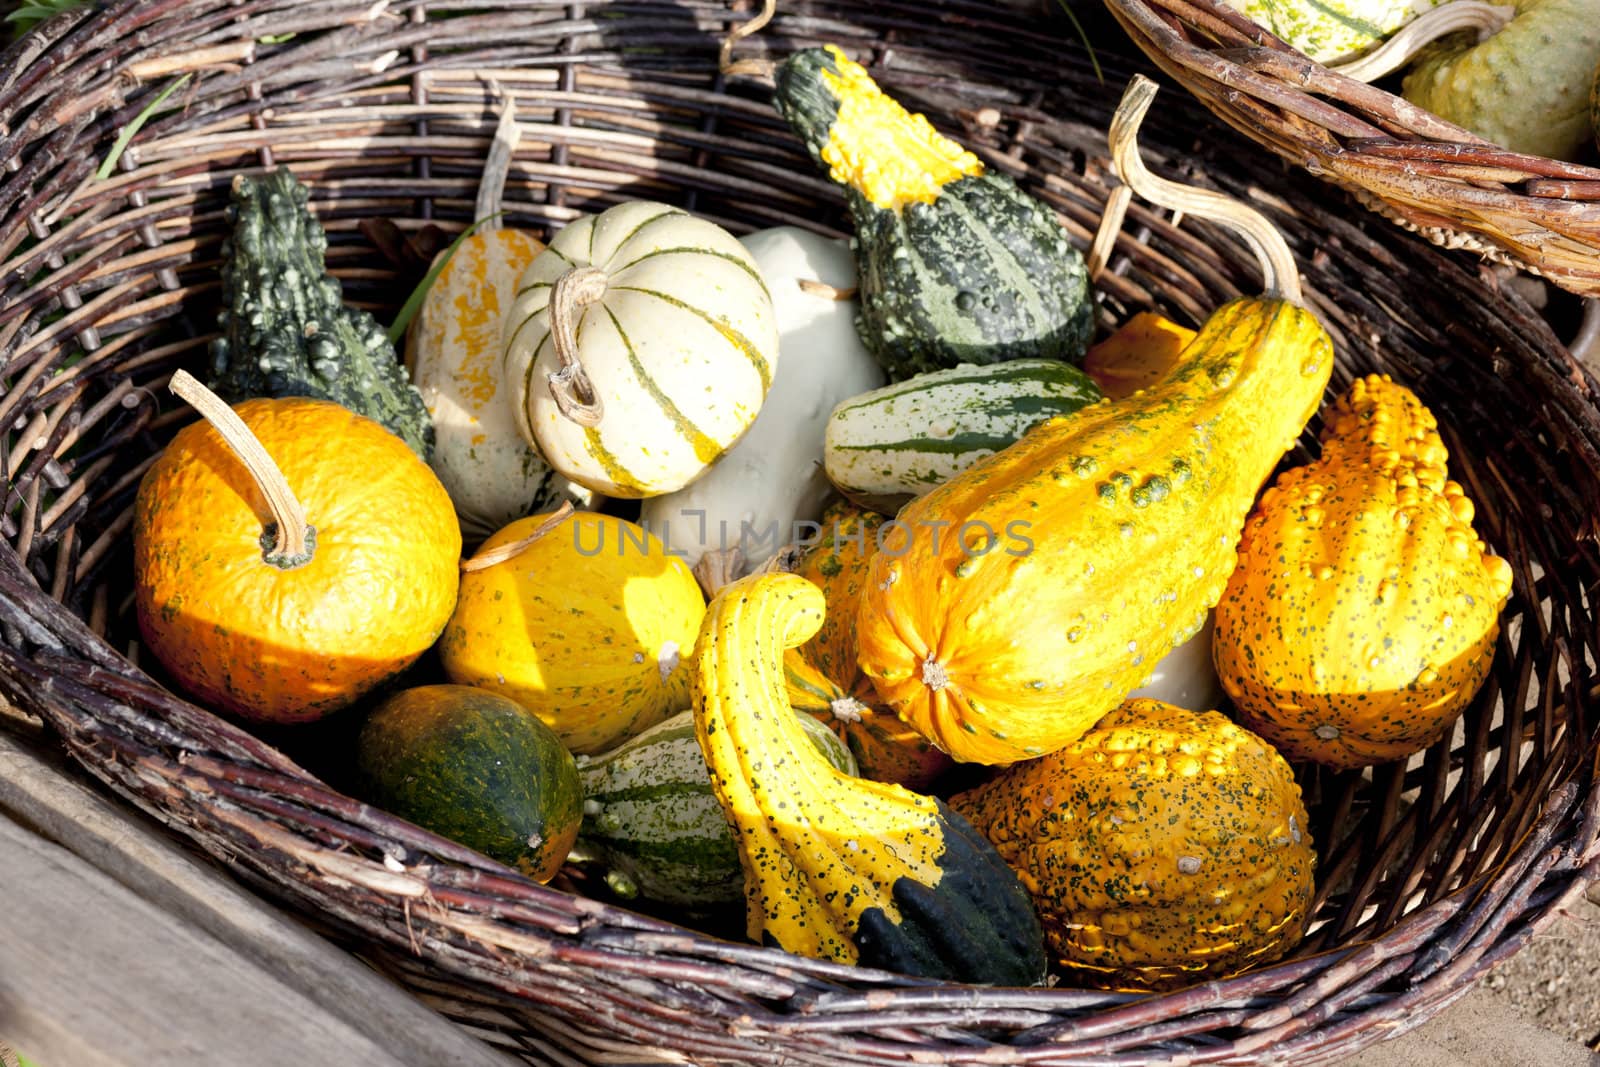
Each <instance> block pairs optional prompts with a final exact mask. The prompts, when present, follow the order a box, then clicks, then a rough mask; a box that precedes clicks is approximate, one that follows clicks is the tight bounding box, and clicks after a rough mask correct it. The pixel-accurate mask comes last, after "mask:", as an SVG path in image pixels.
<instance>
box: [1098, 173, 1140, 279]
mask: <svg viewBox="0 0 1600 1067" xmlns="http://www.w3.org/2000/svg"><path fill="white" fill-rule="evenodd" d="M1132 202H1133V190H1132V189H1130V188H1129V187H1128V186H1126V185H1119V186H1117V187H1116V188H1115V189H1113V190H1111V195H1110V196H1109V197H1107V198H1106V209H1105V211H1104V212H1103V213H1102V214H1101V215H1100V228H1099V229H1098V230H1096V231H1095V234H1094V244H1092V245H1090V246H1089V259H1088V268H1089V284H1091V285H1093V284H1094V283H1095V282H1097V281H1099V280H1100V275H1101V274H1102V273H1104V272H1105V269H1106V264H1108V263H1110V262H1111V251H1112V249H1114V248H1115V247H1116V245H1117V235H1118V234H1120V233H1121V232H1122V223H1123V220H1124V219H1126V218H1127V217H1128V205H1129V204H1131V203H1132Z"/></svg>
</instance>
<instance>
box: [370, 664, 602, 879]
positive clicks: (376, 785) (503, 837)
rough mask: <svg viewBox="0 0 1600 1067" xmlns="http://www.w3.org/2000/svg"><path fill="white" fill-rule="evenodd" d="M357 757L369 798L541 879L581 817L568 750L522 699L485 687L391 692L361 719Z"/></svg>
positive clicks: (562, 854) (562, 853) (554, 866)
mask: <svg viewBox="0 0 1600 1067" xmlns="http://www.w3.org/2000/svg"><path fill="white" fill-rule="evenodd" d="M356 767H357V769H358V770H359V772H360V774H361V778H362V781H363V782H364V784H365V793H364V796H365V798H366V799H368V800H370V801H371V802H372V803H374V804H376V805H378V806H379V807H381V808H383V809H384V810H386V811H389V812H392V813H393V814H395V815H398V816H400V817H401V818H403V819H407V820H409V821H410V822H414V823H416V824H417V825H418V826H421V827H423V828H424V829H427V830H432V831H433V832H434V833H436V834H439V835H440V836H442V837H448V838H450V839H451V840H452V841H455V842H457V843H459V844H463V845H466V846H467V847H468V848H472V849H476V850H477V851H479V852H482V853H483V854H484V855H486V856H488V857H490V858H491V859H496V860H499V861H500V862H501V863H504V864H505V865H506V866H508V867H514V868H516V869H517V870H519V871H521V872H522V873H523V874H525V875H527V876H528V877H529V878H532V879H534V880H535V881H538V882H548V881H549V880H550V879H551V878H553V877H555V874H556V872H557V871H558V870H560V869H561V864H562V862H563V861H564V860H565V859H566V857H567V853H568V851H569V850H570V849H571V848H572V845H573V843H574V842H575V841H576V840H577V837H578V826H579V824H580V823H581V822H582V821H583V794H582V790H581V787H580V785H579V781H578V768H577V765H576V764H575V763H574V762H573V759H572V754H571V753H570V752H568V751H567V750H566V749H565V748H563V747H562V745H561V741H560V739H558V738H557V737H556V735H555V734H554V733H553V732H552V731H551V729H550V728H549V727H548V726H546V725H545V724H544V723H542V722H540V721H539V720H538V718H536V717H535V716H534V715H533V714H532V713H531V712H529V711H528V710H527V709H526V708H524V707H522V706H521V705H520V704H518V703H517V702H516V701H514V700H510V699H508V698H507V697H503V696H500V695H499V694H497V693H491V692H489V691H488V690H485V689H476V688H473V687H471V686H464V685H424V686H418V687H416V688H413V689H404V690H401V691H400V692H398V693H395V694H394V695H392V696H390V697H389V698H388V699H386V700H384V701H383V703H381V704H379V705H378V706H377V707H376V708H374V709H373V711H372V714H371V715H369V716H368V717H367V720H366V722H365V723H364V724H363V725H362V727H361V733H360V735H359V737H358V738H357V740H356Z"/></svg>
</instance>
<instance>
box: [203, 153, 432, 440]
mask: <svg viewBox="0 0 1600 1067" xmlns="http://www.w3.org/2000/svg"><path fill="white" fill-rule="evenodd" d="M228 219H229V221H230V222H231V223H232V224H233V232H232V234H231V235H230V236H229V238H228V240H227V241H226V242H224V243H223V246H222V299H223V311H222V313H221V315H219V316H218V318H217V322H218V325H220V326H221V327H222V331H223V335H222V336H221V337H219V338H217V339H216V340H215V341H213V342H212V343H211V380H210V382H208V383H207V384H208V385H210V387H211V389H212V391H213V392H215V393H217V394H218V395H219V396H221V397H222V398H223V399H224V400H227V401H228V402H229V403H237V402H238V401H240V400H246V399H248V398H250V397H255V396H268V397H281V396H309V397H316V398H318V399H321V400H331V401H333V402H334V403H336V404H340V405H342V406H344V407H346V408H349V409H350V410H351V411H354V412H356V413H357V414H360V415H365V416H367V417H368V418H371V419H374V420H376V421H377V422H379V423H382V424H383V425H384V426H387V427H388V428H389V429H390V430H392V431H393V432H394V433H396V434H398V435H399V436H400V437H401V438H402V439H404V440H405V442H406V444H408V445H410V446H411V448H412V450H413V451H415V452H416V453H417V454H418V455H419V456H421V457H423V458H424V459H426V458H428V455H429V453H430V452H431V451H432V449H433V422H432V420H431V419H429V417H428V409H427V408H426V407H425V406H424V404H423V402H422V395H421V394H420V393H418V392H417V390H416V389H415V388H414V387H413V386H412V384H411V381H410V379H409V378H408V377H407V376H406V372H405V368H404V367H403V366H402V365H401V363H400V360H399V358H398V357H397V356H396V354H395V350H394V346H393V345H392V344H390V343H389V339H388V337H387V336H385V334H384V330H383V327H381V326H379V325H378V322H377V320H376V319H374V318H373V317H372V315H371V314H369V313H368V312H365V311H358V310H355V309H353V308H348V307H345V305H344V294H343V292H342V291H341V289H340V286H339V282H338V280H337V279H335V278H334V277H332V276H331V275H329V274H328V273H327V269H326V267H325V266H324V263H323V254H324V253H325V252H326V251H327V248H328V238H327V235H326V234H324V233H323V231H322V227H321V226H320V225H318V223H317V220H316V219H314V218H312V217H311V213H310V212H309V211H308V210H307V209H306V188H305V186H303V185H301V184H300V183H299V182H298V181H296V180H295V177H294V175H293V174H291V173H289V171H288V170H287V169H285V168H282V167H280V168H279V169H278V170H276V171H274V172H273V173H271V174H266V175H262V176H261V177H258V178H252V177H248V176H246V175H242V174H241V175H239V176H238V177H236V178H234V180H233V203H232V204H231V205H230V207H229V208H228Z"/></svg>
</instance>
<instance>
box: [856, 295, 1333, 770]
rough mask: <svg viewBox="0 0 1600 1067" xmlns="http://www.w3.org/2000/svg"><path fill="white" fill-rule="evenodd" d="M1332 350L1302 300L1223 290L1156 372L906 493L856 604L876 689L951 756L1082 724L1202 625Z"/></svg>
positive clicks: (1022, 748)
mask: <svg viewBox="0 0 1600 1067" xmlns="http://www.w3.org/2000/svg"><path fill="white" fill-rule="evenodd" d="M1332 367H1333V345H1332V341H1331V340H1330V339H1329V337H1328V334H1327V332H1326V331H1324V330H1323V328H1322V327H1321V325H1320V324H1319V323H1318V322H1317V320H1316V317H1315V316H1314V315H1313V314H1312V313H1311V312H1309V311H1307V310H1305V309H1304V308H1302V307H1300V306H1298V305H1296V304H1293V303H1291V302H1289V301H1287V300H1283V299H1276V298H1265V297H1263V298H1246V299H1239V300H1235V301H1232V302H1231V303H1228V304H1225V305H1223V306H1222V307H1220V308H1218V309H1217V310H1216V311H1215V312H1213V313H1212V315H1211V317H1210V318H1209V319H1208V320H1207V321H1206V324H1205V326H1204V327H1203V328H1202V329H1201V331H1200V333H1199V335H1198V336H1197V337H1196V338H1195V339H1194V341H1193V342H1191V343H1190V344H1189V346H1188V347H1187V348H1186V349H1185V350H1184V353H1183V355H1182V357H1181V358H1180V360H1179V362H1178V364H1177V366H1176V367H1174V368H1173V370H1172V371H1171V372H1170V373H1168V374H1167V376H1166V377H1164V378H1162V379H1161V380H1160V381H1159V382H1157V383H1156V384H1155V385H1153V386H1151V387H1150V388H1148V389H1145V390H1143V391H1142V392H1139V393H1136V394H1135V395H1133V396H1131V397H1129V398H1127V399H1126V400H1122V401H1118V402H1115V403H1112V402H1107V403H1101V404H1095V405H1093V406H1091V407H1086V408H1082V409H1080V410H1079V411H1077V412H1075V413H1074V414H1071V415H1066V416H1062V417H1059V418H1055V419H1051V420H1049V421H1048V422H1045V423H1042V424H1041V425H1039V426H1037V427H1035V428H1034V429H1033V430H1032V431H1031V432H1029V433H1028V435H1027V436H1026V437H1024V438H1023V439H1022V440H1021V441H1019V442H1017V443H1016V444H1015V445H1012V446H1011V447H1010V448H1007V449H1005V450H1004V451H1002V452H999V453H996V454H995V455H993V456H990V457H989V458H988V459H986V460H982V461H981V462H979V463H977V464H975V465H974V466H972V467H970V468H968V469H967V470H966V471H964V472H962V473H961V474H959V475H957V476H956V477H955V478H953V479H951V480H950V481H948V482H946V483H945V484H944V485H942V486H940V487H939V488H938V489H935V490H934V491H933V492H931V493H929V494H928V495H927V496H924V497H920V498H918V499H917V500H914V501H912V502H911V503H910V504H907V505H906V506H905V508H904V509H902V510H901V512H900V514H899V516H898V517H897V519H898V522H899V524H900V529H899V530H897V531H896V536H894V537H893V538H886V539H885V550H883V551H880V552H878V554H877V555H876V556H874V557H873V560H872V565H871V574H870V576H869V578H868V579H867V580H866V581H865V582H864V583H863V588H862V593H861V601H860V606H859V608H858V612H857V623H858V626H857V637H858V640H859V641H860V654H859V662H860V665H861V669H862V671H863V672H865V673H866V675H867V676H868V677H870V678H871V679H872V682H873V685H874V687H875V688H876V690H877V693H878V696H879V697H880V698H881V700H882V702H883V703H885V704H887V705H888V707H889V708H891V709H892V710H893V711H894V712H895V713H896V714H898V715H899V716H900V717H902V718H904V719H905V720H907V721H908V722H910V723H911V725H912V726H914V727H915V728H916V729H917V730H918V731H919V732H921V733H922V734H923V736H925V737H927V738H929V739H930V740H932V741H933V742H934V743H935V744H937V745H938V746H939V747H940V748H942V749H943V750H944V751H946V752H948V753H949V754H950V755H952V756H954V757H955V758H956V759H958V760H965V761H970V762H979V763H1012V762H1015V761H1017V760H1022V759H1028V758H1030V757H1033V756H1040V755H1043V754H1045V753H1047V752H1051V751H1054V750H1055V749H1057V748H1060V747H1061V746H1063V745H1065V744H1068V743H1070V742H1071V741H1073V740H1075V739H1077V738H1078V737H1080V736H1082V734H1083V732H1084V731H1085V730H1087V729H1088V728H1089V727H1090V726H1092V725H1093V724H1094V722H1095V721H1096V720H1097V719H1099V718H1100V717H1101V716H1102V715H1104V714H1106V712H1108V711H1110V710H1111V709H1112V708H1114V707H1116V706H1117V705H1118V704H1119V703H1121V702H1122V699H1123V698H1124V697H1125V696H1126V695H1127V694H1128V693H1129V692H1131V691H1132V690H1133V689H1134V688H1135V687H1136V686H1139V685H1141V684H1143V683H1144V681H1145V679H1146V678H1147V677H1148V676H1149V674H1150V670H1151V668H1152V667H1153V666H1154V665H1155V664H1156V663H1157V662H1158V661H1159V660H1160V659H1161V658H1162V657H1163V656H1165V655H1166V654H1167V653H1168V652H1170V651H1171V650H1172V649H1173V648H1176V647H1177V646H1178V645H1180V644H1182V643H1183V642H1185V641H1186V640H1188V639H1189V638H1190V637H1192V636H1193V635H1194V634H1195V633H1196V632H1197V631H1198V630H1199V628H1200V626H1201V625H1202V624H1203V623H1204V621H1205V615H1206V611H1207V610H1208V609H1209V608H1211V607H1212V606H1214V605H1215V604H1216V602H1217V599H1218V598H1219V597H1220V596H1221V595H1222V589H1223V586H1224V585H1225V584H1226V582H1227V579H1228V574H1229V573H1230V572H1231V571H1232V570H1233V565H1234V561H1235V556H1234V546H1235V545H1236V544H1237V543H1238V539H1239V531H1240V530H1241V529H1242V527H1243V526H1244V519H1245V515H1246V514H1248V512H1249V510H1250V505H1251V504H1252V503H1253V502H1254V500H1255V496H1256V493H1257V492H1258V491H1259V490H1260V488H1261V485H1262V483H1263V482H1264V481H1265V480H1266V479H1267V477H1268V476H1269V475H1270V474H1271V473H1272V469H1273V467H1274V466H1276V465H1277V462H1278V460H1279V459H1280V458H1281V457H1282V455H1283V453H1284V452H1285V451H1286V450H1288V449H1289V448H1290V447H1291V446H1292V445H1293V444H1294V442H1295V439H1296V438H1297V437H1298V435H1299V433H1300V431H1301V430H1302V428H1304V426H1305V424H1306V422H1307V420H1309V419H1310V417H1311V415H1312V413H1313V412H1314V411H1315V410H1316V409H1317V406H1318V404H1319V403H1320V402H1321V399H1322V393H1323V389H1324V387H1325V386H1326V384H1327V381H1328V377H1329V374H1330V372H1331V370H1332ZM891 549H892V551H891Z"/></svg>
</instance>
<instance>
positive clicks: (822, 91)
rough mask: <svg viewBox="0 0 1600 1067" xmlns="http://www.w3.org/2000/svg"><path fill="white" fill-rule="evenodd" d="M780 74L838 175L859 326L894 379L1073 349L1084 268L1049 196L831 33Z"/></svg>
mask: <svg viewBox="0 0 1600 1067" xmlns="http://www.w3.org/2000/svg"><path fill="white" fill-rule="evenodd" d="M776 79H777V91H776V94H775V96H774V100H775V102H776V104H777V107H778V110H779V111H780V112H781V113H782V114H783V117H784V119H786V120H787V121H788V123H789V126H790V128H792V129H793V130H794V131H795V133H796V134H797V135H798V136H799V137H800V139H801V140H802V141H804V142H805V145H806V148H807V149H808V150H809V151H810V153H811V156H812V158H813V159H814V160H816V161H817V163H818V164H820V165H821V166H822V167H823V168H824V169H826V170H827V172H828V175H829V177H831V178H832V179H833V180H834V181H836V182H838V183H839V184H841V185H843V186H844V188H845V199H846V202H847V203H848V204H849V207H850V217H851V219H852V220H853V221H854V222H855V229H856V256H857V259H858V261H859V264H860V273H861V316H860V318H859V319H858V321H857V329H858V330H859V331H860V333H861V339H862V341H863V342H865V344H866V346H867V348H868V349H870V350H871V351H872V353H873V355H874V356H875V357H877V359H878V362H880V363H881V364H883V367H884V369H885V370H886V371H887V372H888V374H889V378H890V380H891V381H899V380H901V379H904V378H909V377H911V376H912V375H913V374H920V373H922V372H924V371H930V370H938V369H940V368H943V367H953V366H955V365H957V364H959V363H996V362H999V361H1001V360H1009V359H1022V358H1027V357H1043V358H1046V359H1070V360H1077V359H1080V358H1081V357H1082V356H1083V351H1084V348H1085V346H1086V345H1087V344H1088V341H1089V334H1090V332H1091V329H1092V322H1091V301H1090V298H1089V284H1088V275H1087V272H1086V270H1085V268H1084V263H1083V257H1082V256H1081V255H1079V253H1078V250H1077V249H1076V248H1074V247H1073V246H1072V243H1071V241H1069V240H1068V237H1067V232H1066V230H1065V229H1063V228H1062V225H1061V222H1060V221H1059V220H1058V219H1057V218H1056V217H1055V215H1054V214H1053V213H1052V212H1051V211H1050V210H1049V209H1047V208H1046V207H1045V206H1044V205H1043V204H1041V203H1040V202H1039V201H1038V200H1035V199H1034V198H1033V197H1031V196H1029V195H1028V194H1027V193H1026V192H1024V191H1023V190H1021V189H1020V188H1018V187H1017V185H1016V183H1015V182H1013V181H1012V180H1011V178H1010V177H1008V176H1006V175H1004V174H1000V173H997V172H994V171H989V170H986V169H985V168H984V166H983V164H982V163H981V162H980V161H979V160H978V157H977V156H975V155H973V154H972V153H971V152H968V151H966V150H965V149H964V148H962V147H961V145H959V144H957V143H956V142H954V141H952V140H950V139H949V138H947V137H944V136H943V135H941V134H940V133H938V131H936V130H935V129H934V128H933V126H932V125H931V124H930V123H929V122H928V120H927V119H926V118H925V117H923V116H922V115H914V114H910V113H908V112H907V111H906V109H905V108H904V107H902V106H901V105H900V104H899V102H897V101H896V100H894V99H892V98H891V97H889V96H888V95H887V94H885V93H884V92H883V91H882V90H881V89H879V88H878V86H877V85H876V84H875V83H874V82H873V80H872V78H871V76H869V75H868V74H867V72H866V70H865V69H864V68H863V67H862V66H861V65H860V64H858V63H855V62H853V61H851V60H850V59H849V58H847V57H846V56H845V54H844V53H843V52H841V51H840V50H839V49H838V48H836V47H833V46H831V45H830V46H828V47H826V48H808V49H805V50H804V51H800V52H796V53H795V54H794V55H793V56H791V57H790V58H789V59H788V60H787V61H786V62H785V63H784V64H783V65H782V66H780V67H779V68H778V70H777V72H776Z"/></svg>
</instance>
